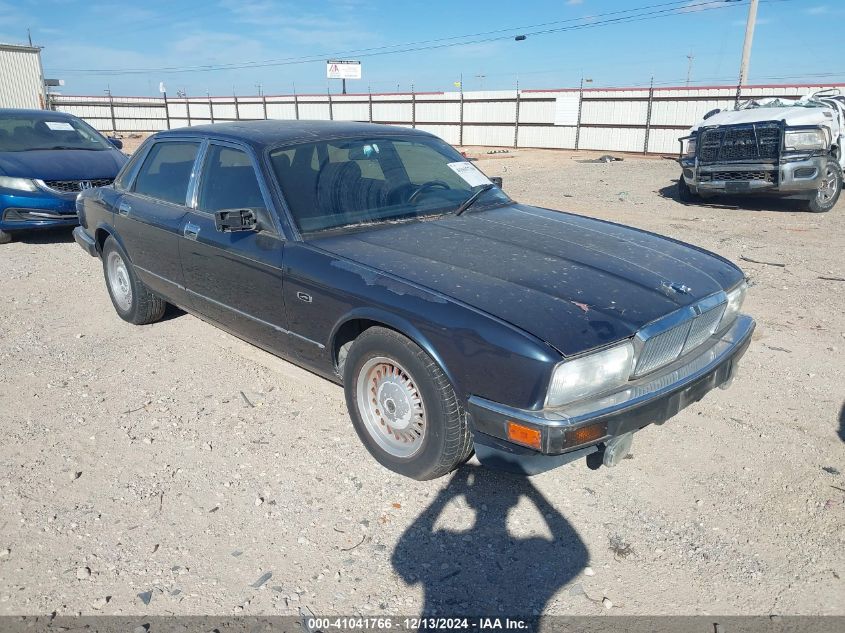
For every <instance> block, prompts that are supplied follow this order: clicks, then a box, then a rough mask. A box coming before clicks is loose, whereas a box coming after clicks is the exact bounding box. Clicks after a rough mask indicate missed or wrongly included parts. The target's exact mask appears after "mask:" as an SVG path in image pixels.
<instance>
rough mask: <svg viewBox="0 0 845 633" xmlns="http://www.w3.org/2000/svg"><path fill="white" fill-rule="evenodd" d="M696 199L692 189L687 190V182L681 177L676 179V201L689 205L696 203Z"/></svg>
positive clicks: (697, 197)
mask: <svg viewBox="0 0 845 633" xmlns="http://www.w3.org/2000/svg"><path fill="white" fill-rule="evenodd" d="M698 199H699V196H698V194H696V193H693V191H692V189H690V188H689V185H688V184H687V181H686V180H684V177H683V175H682V176H681V177H680V178H678V200H680V201H681V202H683V203H684V204H689V203H691V202H696V201H697V200H698Z"/></svg>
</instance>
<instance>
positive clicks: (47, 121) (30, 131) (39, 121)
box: [0, 114, 112, 152]
mask: <svg viewBox="0 0 845 633" xmlns="http://www.w3.org/2000/svg"><path fill="white" fill-rule="evenodd" d="M35 149H83V150H105V149H112V146H111V145H110V144H109V142H108V141H106V140H105V139H104V138H103V137H102V136H101V135H100V134H99V133H98V132H96V131H95V130H94V128H92V127H91V126H89V125H88V124H86V123H83V122H82V121H80V120H78V119H65V118H60V117H55V118H51V117H50V116H45V115H43V114H39V115H35V116H33V115H31V114H0V152H25V151H28V150H35Z"/></svg>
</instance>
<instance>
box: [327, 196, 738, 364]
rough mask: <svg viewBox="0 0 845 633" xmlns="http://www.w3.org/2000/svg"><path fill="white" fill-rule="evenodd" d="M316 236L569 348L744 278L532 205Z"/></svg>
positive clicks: (634, 235)
mask: <svg viewBox="0 0 845 633" xmlns="http://www.w3.org/2000/svg"><path fill="white" fill-rule="evenodd" d="M310 243H311V244H312V245H314V246H317V247H318V248H321V249H323V250H326V251H328V252H331V253H333V254H335V255H338V256H341V257H344V258H347V259H349V260H352V261H354V262H358V263H360V264H364V265H367V266H371V267H373V268H376V269H379V270H382V271H385V272H387V273H390V274H392V275H396V276H398V277H401V278H403V279H406V280H408V281H411V282H414V283H416V284H419V285H421V286H425V287H427V288H430V289H432V290H435V291H437V292H439V293H442V294H444V295H446V296H448V297H452V298H454V299H457V300H459V301H462V302H464V303H466V304H469V305H471V306H474V307H476V308H478V309H480V310H483V311H484V312H487V313H488V314H491V315H493V316H495V317H498V318H500V319H502V320H504V321H507V322H509V323H511V324H513V325H515V326H517V327H519V328H521V329H523V330H525V331H526V332H529V333H531V334H533V335H534V336H536V337H538V338H540V339H542V340H544V341H546V342H548V343H549V344H551V345H552V346H554V347H555V348H556V349H557V350H559V351H560V352H562V353H563V354H565V355H572V354H578V353H580V352H584V351H587V350H589V349H592V348H595V347H599V346H602V345H606V344H608V343H610V342H613V341H617V340H620V339H623V338H626V337H629V336H632V335H633V334H634V333H636V331H637V330H638V329H639V328H641V327H642V326H643V325H645V324H647V323H649V322H650V321H653V320H654V319H657V318H658V317H661V316H663V315H665V314H667V313H669V312H672V311H673V310H675V309H677V308H679V307H681V306H685V305H688V304H690V303H693V302H695V301H696V300H698V299H701V298H702V297H705V296H707V295H710V294H712V293H714V292H718V291H719V290H722V289H728V288H730V287H731V286H733V285H735V284H736V283H738V282H739V281H740V280H741V279H742V276H743V275H742V272H741V271H740V270H739V269H738V268H737V267H736V266H734V265H733V264H731V263H730V262H728V261H727V260H725V259H723V258H721V257H718V256H716V255H713V254H712V253H708V252H707V251H704V250H701V249H699V248H696V247H693V246H690V245H687V244H683V243H681V242H676V241H674V240H671V239H669V238H664V237H660V236H658V235H654V234H652V233H647V232H644V231H639V230H636V229H632V228H628V227H624V226H620V225H617V224H612V223H609V222H602V221H599V220H594V219H591V218H586V217H583V216H578V215H573V214H569V213H562V212H559V211H551V210H548V209H539V208H536V207H529V206H523V205H509V206H506V207H500V208H497V209H490V210H487V211H478V212H475V213H473V212H469V213H466V214H464V215H462V216H460V217H457V216H451V215H450V216H445V217H441V218H438V219H436V220H432V221H424V222H413V223H408V224H397V225H392V226H387V227H381V228H378V229H374V230H367V231H358V232H350V233H346V234H341V235H334V236H331V237H325V238H319V239H314V240H311V241H310ZM670 286H674V287H676V288H679V287H681V286H685V287H686V291H685V292H684V291H682V292H678V291H676V290H672V289H671V287H670Z"/></svg>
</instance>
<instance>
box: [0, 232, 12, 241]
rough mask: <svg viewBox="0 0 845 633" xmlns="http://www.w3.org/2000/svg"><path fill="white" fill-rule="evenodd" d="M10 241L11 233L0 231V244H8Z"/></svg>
mask: <svg viewBox="0 0 845 633" xmlns="http://www.w3.org/2000/svg"><path fill="white" fill-rule="evenodd" d="M11 241H12V234H11V233H7V232H6V231H0V244H8V243H9V242H11Z"/></svg>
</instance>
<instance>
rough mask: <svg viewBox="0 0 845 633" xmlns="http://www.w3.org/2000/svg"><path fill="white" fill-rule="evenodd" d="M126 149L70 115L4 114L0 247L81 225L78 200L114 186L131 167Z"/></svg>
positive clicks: (1, 114)
mask: <svg viewBox="0 0 845 633" xmlns="http://www.w3.org/2000/svg"><path fill="white" fill-rule="evenodd" d="M121 147H122V144H121V142H120V141H118V140H117V139H111V140H109V139H106V138H105V137H104V136H103V135H102V134H100V133H99V132H97V131H96V130H95V129H94V128H92V127H91V126H90V125H88V124H87V123H85V122H84V121H82V120H81V119H78V118H76V117H75V116H72V115H70V114H65V113H62V112H53V111H50V110H3V109H0V244H4V243H7V242H9V241H11V239H12V236H13V235H14V234H15V233H18V232H20V231H29V230H33V229H43V228H53V227H57V226H74V225H76V224H77V220H76V207H75V200H76V196H77V195H78V194H79V192H80V191H83V190H84V189H90V188H91V187H100V186H103V185H108V184H111V183H112V181H113V180H114V177H115V176H116V175H117V172H118V171H120V168H121V167H123V164H124V163H125V162H126V156H125V155H124V154H123V153H122V152H120V151H118V150H119V149H120V148H121Z"/></svg>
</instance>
